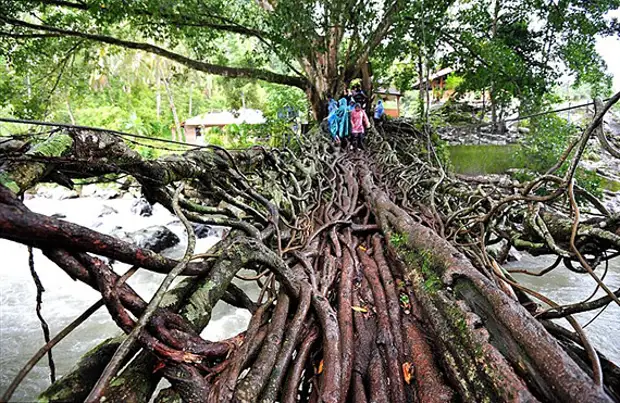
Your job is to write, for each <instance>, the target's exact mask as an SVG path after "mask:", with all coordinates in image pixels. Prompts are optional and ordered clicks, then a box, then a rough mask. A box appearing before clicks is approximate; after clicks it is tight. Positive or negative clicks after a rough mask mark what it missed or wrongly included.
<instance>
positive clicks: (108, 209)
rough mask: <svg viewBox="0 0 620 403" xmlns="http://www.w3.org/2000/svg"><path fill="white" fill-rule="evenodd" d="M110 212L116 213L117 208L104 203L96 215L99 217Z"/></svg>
mask: <svg viewBox="0 0 620 403" xmlns="http://www.w3.org/2000/svg"><path fill="white" fill-rule="evenodd" d="M110 214H118V210H116V209H115V208H114V207H110V206H108V205H105V204H104V205H103V208H102V209H101V213H99V215H98V216H97V217H99V218H101V217H104V216H107V215H110Z"/></svg>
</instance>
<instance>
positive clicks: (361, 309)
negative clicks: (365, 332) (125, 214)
mask: <svg viewBox="0 0 620 403" xmlns="http://www.w3.org/2000/svg"><path fill="white" fill-rule="evenodd" d="M351 309H353V310H354V311H355V312H362V313H366V312H368V309H366V308H364V307H363V306H352V307H351Z"/></svg>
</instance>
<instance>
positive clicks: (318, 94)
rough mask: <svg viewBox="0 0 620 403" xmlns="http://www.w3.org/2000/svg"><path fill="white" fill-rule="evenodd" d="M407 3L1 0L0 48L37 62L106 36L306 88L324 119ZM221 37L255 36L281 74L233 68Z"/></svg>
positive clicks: (219, 69) (216, 69)
mask: <svg viewBox="0 0 620 403" xmlns="http://www.w3.org/2000/svg"><path fill="white" fill-rule="evenodd" d="M401 3H403V2H400V1H398V0H396V1H388V2H362V1H301V2H298V1H279V2H275V1H257V2H243V1H219V0H215V1H207V2H201V1H193V0H189V1H180V2H162V1H160V0H149V1H142V2H126V1H120V0H119V1H115V0H113V1H100V0H94V1H75V2H73V1H59V0H43V1H23V2H13V1H4V2H2V3H0V23H1V24H2V28H1V33H0V35H2V36H3V37H4V38H3V41H2V51H3V53H5V54H6V55H8V56H9V57H10V58H11V59H12V60H17V61H20V62H24V61H29V62H32V56H33V55H35V54H37V53H38V54H39V56H43V58H45V56H46V55H48V56H49V55H51V54H54V55H57V54H58V51H67V47H70V46H75V47H76V48H77V47H80V46H82V47H83V46H88V45H89V44H90V43H94V42H102V43H106V44H110V45H114V46H120V47H125V48H130V49H138V50H143V51H147V52H151V53H155V54H157V55H160V56H163V57H166V58H168V59H171V60H173V61H175V62H178V63H181V64H184V65H186V66H188V67H190V68H192V69H195V70H199V71H203V72H206V73H210V74H216V75H222V76H226V77H241V78H255V79H260V80H265V81H269V82H273V83H278V84H283V85H290V86H295V87H298V88H301V89H303V90H305V91H307V93H308V96H309V99H310V100H311V102H312V105H313V108H314V112H315V116H316V117H318V118H320V117H322V116H323V114H324V112H323V109H324V108H322V105H323V104H324V103H325V101H326V97H327V96H328V95H329V94H338V93H340V92H341V91H342V90H343V88H344V85H345V83H346V82H348V81H350V80H351V79H352V78H353V77H355V76H359V75H360V72H361V71H362V70H363V69H364V68H365V66H366V65H367V62H368V59H369V55H370V54H371V53H372V52H373V50H374V49H375V48H376V47H377V46H379V45H380V44H381V41H382V40H383V39H385V38H386V36H387V35H388V33H389V32H390V30H391V29H392V28H393V27H394V25H395V24H396V22H397V19H398V16H399V11H402V8H403V4H401ZM224 35H238V36H240V37H244V38H252V40H253V41H255V42H254V43H255V48H256V51H258V52H264V53H266V54H268V55H271V56H275V57H276V59H277V60H278V63H277V64H278V65H279V67H278V68H277V71H274V70H268V69H266V68H264V66H263V65H260V63H256V64H255V65H254V66H252V63H250V65H245V66H240V65H234V64H230V62H229V61H228V60H227V55H226V54H224V53H223V52H222V51H221V50H220V49H219V48H218V47H217V46H216V44H217V39H218V38H221V37H222V36H224ZM51 41H52V42H53V48H50V47H49V46H50V42H51ZM78 44H79V46H78ZM181 45H182V46H181ZM257 64H258V65H257Z"/></svg>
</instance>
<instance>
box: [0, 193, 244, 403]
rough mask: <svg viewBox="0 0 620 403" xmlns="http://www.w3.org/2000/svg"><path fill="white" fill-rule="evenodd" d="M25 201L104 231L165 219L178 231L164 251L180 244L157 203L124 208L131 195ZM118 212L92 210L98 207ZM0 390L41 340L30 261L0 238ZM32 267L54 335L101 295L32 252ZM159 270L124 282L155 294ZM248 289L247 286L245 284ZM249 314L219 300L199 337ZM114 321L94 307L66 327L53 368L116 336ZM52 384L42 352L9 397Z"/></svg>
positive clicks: (32, 394) (225, 333)
mask: <svg viewBox="0 0 620 403" xmlns="http://www.w3.org/2000/svg"><path fill="white" fill-rule="evenodd" d="M26 205H27V206H28V207H29V208H31V209H32V210H34V211H37V212H40V213H43V214H47V215H51V214H56V213H60V214H63V215H66V216H67V217H66V218H65V219H66V220H68V221H72V222H75V223H78V224H81V225H85V226H88V227H90V228H95V229H97V230H99V231H101V232H104V233H109V232H110V231H112V230H113V229H114V228H115V227H117V226H122V227H123V230H126V231H134V230H138V229H141V228H145V227H148V226H151V225H167V226H168V227H169V228H170V229H171V230H172V231H174V232H175V233H177V235H179V237H180V238H181V243H180V244H179V245H177V246H176V247H174V248H171V249H169V250H167V251H165V253H166V254H167V255H169V256H171V257H178V256H180V255H182V254H183V253H184V251H185V245H186V240H185V236H184V233H183V232H184V231H183V229H182V226H181V225H180V224H179V223H178V221H177V220H176V219H175V217H173V216H172V215H171V214H170V213H169V212H168V211H167V210H165V209H164V208H163V207H162V206H159V205H157V206H155V208H154V214H153V216H151V217H140V216H137V215H134V214H132V213H131V212H130V206H131V200H107V201H102V200H98V199H74V200H63V201H55V200H47V199H33V200H29V201H26ZM104 205H106V206H109V207H112V208H113V209H115V210H116V211H118V213H113V214H110V215H106V216H103V217H98V215H99V214H100V213H101V211H102V208H103V206H104ZM217 241H218V238H216V237H210V238H205V239H200V240H198V243H197V247H196V253H201V252H205V251H207V249H208V248H209V247H210V246H211V245H213V244H214V243H216V242H217ZM0 256H1V259H2V262H1V263H0V392H4V390H6V388H7V387H8V385H9V383H10V382H11V380H12V379H13V377H14V376H15V374H16V373H17V372H18V371H19V370H20V369H21V367H22V366H23V365H24V364H25V363H26V361H27V360H28V359H30V357H32V355H33V354H34V353H35V352H36V351H37V350H38V349H39V348H40V347H41V346H42V345H43V344H44V340H43V335H42V331H41V327H40V324H39V322H38V319H37V318H36V315H35V305H36V304H35V298H36V288H35V285H34V282H33V280H32V277H31V275H30V273H29V268H28V252H27V249H26V247H24V246H22V245H19V244H16V243H14V242H10V241H6V240H0ZM35 267H36V270H37V272H38V274H39V276H40V278H41V281H42V282H43V285H44V287H45V289H46V291H45V293H44V294H43V310H42V313H43V316H44V317H45V319H46V320H47V322H48V324H49V326H50V332H51V334H52V337H53V335H55V334H56V333H58V332H59V331H60V330H62V328H64V327H65V326H66V325H67V324H69V323H70V322H71V321H73V319H75V317H77V316H78V315H80V314H81V313H82V312H83V311H84V310H85V309H86V308H87V307H89V306H90V305H91V304H93V303H94V302H96V301H97V300H98V299H99V298H100V295H99V294H98V293H97V292H95V291H93V290H92V289H91V288H90V287H88V286H86V285H84V284H82V283H80V282H75V281H73V280H72V279H71V278H70V277H69V276H67V275H66V274H65V273H64V272H63V271H61V270H60V269H59V268H58V267H56V266H55V265H54V264H53V263H52V262H50V261H49V260H48V259H47V258H45V257H44V256H43V255H42V254H41V253H40V252H39V251H35ZM128 268H129V267H128V266H127V265H124V264H115V265H114V270H115V271H116V272H118V273H119V274H122V273H124V272H125V271H126V270H127V269H128ZM163 277H164V276H163V275H160V274H156V273H150V272H146V271H138V272H137V273H136V274H135V275H134V276H133V277H132V278H131V279H129V281H128V283H129V284H130V285H131V286H132V287H133V288H134V289H135V290H136V292H138V294H140V296H142V297H143V298H145V299H146V300H149V299H150V297H151V296H152V295H153V293H154V292H155V290H156V289H157V287H158V286H159V283H160V282H161V281H162V279H163ZM244 288H246V289H247V287H245V286H244ZM249 294H250V297H252V298H256V294H255V290H253V289H252V290H249ZM249 318H250V314H249V313H248V312H246V311H242V310H238V309H235V308H233V307H231V306H230V305H227V304H226V303H224V302H221V303H220V304H218V305H217V306H216V309H215V311H214V312H213V318H212V320H211V323H210V324H209V326H208V327H207V328H206V329H205V331H204V332H203V337H205V338H207V339H210V340H219V339H223V338H227V337H230V336H233V335H235V334H237V333H238V332H239V331H241V330H244V329H245V328H246V327H247V323H248V321H249ZM118 333H119V331H118V328H117V327H116V325H115V324H114V323H113V322H112V320H111V319H110V316H109V314H108V313H107V311H106V309H105V308H100V309H99V311H97V312H96V313H95V314H94V315H93V316H91V317H90V318H89V319H88V320H87V321H86V322H85V323H84V324H82V325H81V326H80V327H79V328H78V329H77V330H75V331H74V332H73V333H72V334H70V335H69V336H68V337H67V338H66V339H65V340H63V341H62V342H61V343H60V344H59V345H58V346H57V347H55V348H54V350H53V354H54V359H55V363H56V368H57V374H58V375H60V376H61V375H63V374H65V373H67V371H68V370H69V369H70V368H71V367H72V365H73V364H74V363H75V361H76V360H77V359H78V358H79V357H80V356H81V355H82V354H84V353H85V352H86V351H88V350H89V349H90V348H91V347H93V346H95V345H97V344H98V343H99V342H101V341H102V340H104V339H106V338H108V337H111V336H115V335H117V334H118ZM49 384H50V380H49V369H48V367H47V359H46V358H43V359H42V360H41V361H40V362H39V364H38V365H37V366H36V367H35V368H33V370H32V371H31V372H30V374H29V376H28V377H27V378H26V379H25V380H24V381H23V382H22V384H21V386H20V387H19V389H17V391H16V392H15V394H14V395H13V398H12V401H19V402H27V401H33V400H35V399H36V397H37V396H38V394H39V393H40V392H41V391H43V390H44V389H45V388H47V387H48V386H49Z"/></svg>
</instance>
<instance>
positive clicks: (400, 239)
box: [390, 232, 407, 249]
mask: <svg viewBox="0 0 620 403" xmlns="http://www.w3.org/2000/svg"><path fill="white" fill-rule="evenodd" d="M390 244H391V245H392V246H393V247H395V248H397V249H398V248H400V247H404V246H405V245H406V244H407V236H406V235H403V234H400V233H398V232H394V233H392V234H391V235H390Z"/></svg>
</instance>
